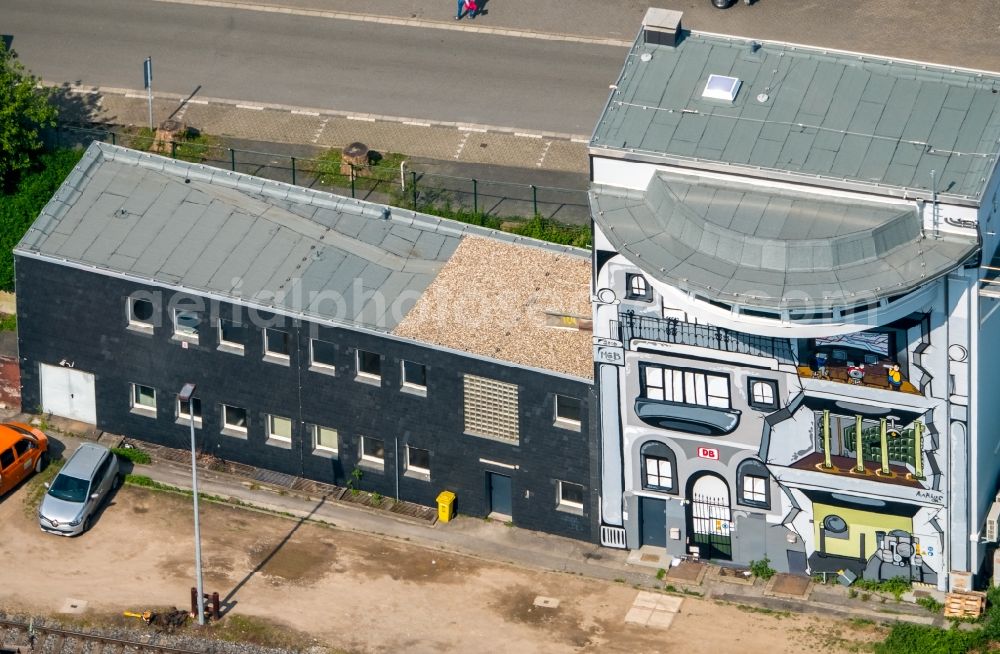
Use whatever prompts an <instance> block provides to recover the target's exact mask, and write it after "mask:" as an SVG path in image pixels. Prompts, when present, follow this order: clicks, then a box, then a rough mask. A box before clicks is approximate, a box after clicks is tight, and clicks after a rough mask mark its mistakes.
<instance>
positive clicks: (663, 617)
mask: <svg viewBox="0 0 1000 654" xmlns="http://www.w3.org/2000/svg"><path fill="white" fill-rule="evenodd" d="M675 615H677V614H676V613H670V612H669V611H653V614H652V615H650V616H649V620H647V621H646V626H647V627H652V628H654V629H668V628H670V625H671V623H673V621H674V616H675Z"/></svg>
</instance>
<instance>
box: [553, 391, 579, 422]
mask: <svg viewBox="0 0 1000 654" xmlns="http://www.w3.org/2000/svg"><path fill="white" fill-rule="evenodd" d="M556 426H558V427H565V428H567V429H576V430H579V429H580V400H578V399H577V398H575V397H567V396H565V395H556Z"/></svg>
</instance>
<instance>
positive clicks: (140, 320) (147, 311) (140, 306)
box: [126, 297, 154, 331]
mask: <svg viewBox="0 0 1000 654" xmlns="http://www.w3.org/2000/svg"><path fill="white" fill-rule="evenodd" d="M126 302H127V308H128V326H129V327H132V328H137V329H141V330H143V331H152V330H153V326H154V325H153V313H154V307H153V301H152V300H147V299H145V298H137V297H130V298H127V300H126Z"/></svg>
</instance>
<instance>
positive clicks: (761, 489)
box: [743, 475, 767, 502]
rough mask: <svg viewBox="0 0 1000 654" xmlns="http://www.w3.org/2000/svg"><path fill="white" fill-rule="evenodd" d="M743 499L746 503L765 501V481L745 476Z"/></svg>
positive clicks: (760, 478) (761, 478)
mask: <svg viewBox="0 0 1000 654" xmlns="http://www.w3.org/2000/svg"><path fill="white" fill-rule="evenodd" d="M743 499H744V500H746V501H748V502H766V501H767V479H766V478H764V477H756V476H754V475H747V476H746V477H744V478H743Z"/></svg>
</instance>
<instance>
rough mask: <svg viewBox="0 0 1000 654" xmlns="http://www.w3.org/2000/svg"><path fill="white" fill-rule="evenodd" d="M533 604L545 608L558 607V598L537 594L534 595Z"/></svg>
mask: <svg viewBox="0 0 1000 654" xmlns="http://www.w3.org/2000/svg"><path fill="white" fill-rule="evenodd" d="M534 604H535V606H540V607H542V608H545V609H558V608H559V600H557V599H556V598H555V597H545V596H543V595H539V596H538V597H536V598H535V601H534Z"/></svg>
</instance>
